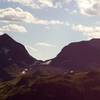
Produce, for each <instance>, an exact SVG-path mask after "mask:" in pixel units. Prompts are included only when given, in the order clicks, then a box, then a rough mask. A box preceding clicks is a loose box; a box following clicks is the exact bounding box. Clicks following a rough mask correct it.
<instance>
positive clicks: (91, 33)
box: [72, 24, 100, 38]
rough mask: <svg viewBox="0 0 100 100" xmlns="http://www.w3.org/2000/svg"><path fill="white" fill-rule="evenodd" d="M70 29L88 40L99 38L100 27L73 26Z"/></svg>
mask: <svg viewBox="0 0 100 100" xmlns="http://www.w3.org/2000/svg"><path fill="white" fill-rule="evenodd" d="M72 29H73V30H75V31H77V32H81V33H83V34H84V35H85V36H88V37H89V38H100V26H84V25H81V24H79V25H73V26H72Z"/></svg>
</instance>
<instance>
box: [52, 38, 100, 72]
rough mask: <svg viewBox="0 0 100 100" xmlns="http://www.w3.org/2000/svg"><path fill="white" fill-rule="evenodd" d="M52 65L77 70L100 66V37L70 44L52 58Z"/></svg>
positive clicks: (92, 68) (93, 68)
mask: <svg viewBox="0 0 100 100" xmlns="http://www.w3.org/2000/svg"><path fill="white" fill-rule="evenodd" d="M51 65H52V66H56V67H62V68H65V69H67V70H76V71H80V70H83V71H84V70H85V71H86V70H90V69H91V70H95V69H97V68H100V39H91V40H90V41H81V42H75V43H71V44H69V45H68V46H66V47H64V48H63V49H62V51H61V52H60V53H59V54H58V55H57V56H56V57H55V58H54V59H52V62H51Z"/></svg>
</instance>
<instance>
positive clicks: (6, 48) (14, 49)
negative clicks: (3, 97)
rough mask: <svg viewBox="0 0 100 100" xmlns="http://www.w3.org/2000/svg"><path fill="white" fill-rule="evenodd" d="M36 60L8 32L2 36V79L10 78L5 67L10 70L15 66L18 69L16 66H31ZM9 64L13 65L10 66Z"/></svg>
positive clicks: (0, 45)
mask: <svg viewBox="0 0 100 100" xmlns="http://www.w3.org/2000/svg"><path fill="white" fill-rule="evenodd" d="M36 61H37V60H36V59H35V58H33V57H32V56H30V55H29V53H28V52H27V50H26V49H25V47H24V46H23V45H22V44H20V43H18V42H16V41H15V40H14V39H12V38H11V37H10V36H9V35H7V34H3V35H1V36H0V79H1V78H5V77H7V78H8V72H7V73H6V72H5V71H4V69H6V68H7V69H9V71H10V70H12V67H15V69H14V68H13V70H16V66H18V67H19V68H21V67H26V66H27V67H29V66H30V65H32V64H34V63H35V62H36ZM9 66H12V67H10V68H9ZM17 69H18V68H17ZM1 73H2V74H1Z"/></svg>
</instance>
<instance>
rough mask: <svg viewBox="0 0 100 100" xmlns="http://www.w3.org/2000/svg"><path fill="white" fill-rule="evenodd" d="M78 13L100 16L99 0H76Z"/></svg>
mask: <svg viewBox="0 0 100 100" xmlns="http://www.w3.org/2000/svg"><path fill="white" fill-rule="evenodd" d="M76 2H77V4H78V7H79V10H80V13H81V14H84V15H88V16H100V0H76Z"/></svg>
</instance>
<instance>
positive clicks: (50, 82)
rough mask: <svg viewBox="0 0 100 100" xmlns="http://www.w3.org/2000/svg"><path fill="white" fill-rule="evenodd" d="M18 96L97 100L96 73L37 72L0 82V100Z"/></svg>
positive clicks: (99, 85) (98, 78) (98, 81)
mask: <svg viewBox="0 0 100 100" xmlns="http://www.w3.org/2000/svg"><path fill="white" fill-rule="evenodd" d="M59 93H60V94H59ZM60 95H61V96H60ZM21 96H22V97H23V98H24V97H26V99H23V100H28V99H27V98H30V100H33V99H31V98H34V99H35V100H39V98H38V96H40V98H41V96H43V98H47V99H44V100H51V99H50V98H52V100H54V99H55V100H57V98H58V100H61V98H63V97H64V98H65V99H63V100H66V98H69V99H68V100H73V98H74V97H75V98H76V99H77V100H100V72H98V71H91V72H77V73H73V74H71V73H66V74H60V73H52V74H50V72H49V74H48V71H47V72H46V71H44V72H43V71H40V70H37V71H35V72H29V73H27V74H25V75H19V76H17V77H16V78H14V79H12V80H9V81H4V82H0V100H18V99H19V98H20V97H21ZM15 97H16V99H14V98H15ZM17 97H18V98H17ZM81 97H83V98H81ZM37 98H38V99H37ZM80 98H81V99H80ZM97 98H99V99H97Z"/></svg>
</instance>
